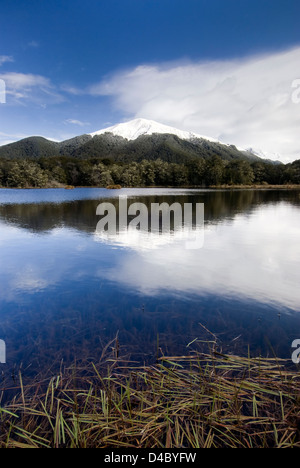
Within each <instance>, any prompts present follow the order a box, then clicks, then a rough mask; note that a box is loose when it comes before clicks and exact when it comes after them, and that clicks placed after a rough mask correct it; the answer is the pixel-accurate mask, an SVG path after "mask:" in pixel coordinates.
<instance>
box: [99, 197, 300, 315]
mask: <svg viewBox="0 0 300 468" xmlns="http://www.w3.org/2000/svg"><path fill="white" fill-rule="evenodd" d="M299 236H300V220H299V217H298V210H297V209H296V208H293V207H291V206H290V205H286V204H282V205H278V206H277V207H276V208H274V207H272V206H270V207H267V208H266V207H264V208H263V210H260V209H259V208H258V209H257V210H255V211H254V212H253V214H252V215H251V216H250V217H249V216H248V217H246V216H243V215H239V216H237V217H236V218H235V219H234V221H233V223H232V222H231V223H227V222H223V223H222V224H218V225H216V226H209V227H207V228H206V230H205V244H204V248H203V249H199V250H187V249H185V247H184V242H183V243H182V244H181V248H180V246H179V244H178V243H177V244H176V245H172V244H168V243H166V245H164V246H161V247H162V248H158V249H152V250H150V249H148V248H142V246H141V244H142V243H143V240H144V238H143V237H141V238H140V239H139V244H137V245H136V244H135V242H136V239H135V238H134V237H131V236H128V238H127V243H126V247H128V246H129V245H130V247H131V249H132V250H134V251H135V254H132V253H131V254H130V255H128V254H125V255H124V256H122V257H120V260H119V263H118V264H117V265H115V266H114V268H111V269H109V270H105V277H106V278H108V279H110V280H113V281H116V282H119V283H122V284H125V285H127V286H130V287H131V288H133V289H136V290H139V291H141V292H142V293H143V294H149V295H152V294H153V295H155V294H159V293H161V292H163V291H169V292H172V291H174V292H177V293H180V294H185V293H191V294H198V295H205V294H216V295H218V294H221V295H225V296H230V297H235V296H242V297H247V298H255V299H257V300H258V301H262V302H267V303H270V302H274V303H277V304H281V305H283V306H287V307H291V308H293V309H299V305H300V292H299V271H298V265H299V260H300V245H299V243H298V239H299ZM146 240H147V241H148V239H146ZM123 243H124V245H125V242H124V241H123ZM297 259H298V262H297ZM99 275H100V276H102V275H103V272H102V271H100V272H99Z"/></svg>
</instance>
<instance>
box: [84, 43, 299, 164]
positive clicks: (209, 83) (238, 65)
mask: <svg viewBox="0 0 300 468" xmlns="http://www.w3.org/2000/svg"><path fill="white" fill-rule="evenodd" d="M299 63H300V47H298V48H294V49H292V50H289V51H283V52H279V53H273V54H265V55H260V56H254V57H248V58H245V59H239V60H226V61H221V60H219V61H207V62H197V63H191V62H185V63H165V64H158V65H140V66H138V67H135V68H133V69H130V70H123V71H119V72H117V73H115V74H113V75H112V76H110V77H109V78H107V79H105V80H102V81H101V82H100V83H97V84H95V85H93V86H91V87H90V88H89V93H90V94H91V95H93V96H110V97H111V98H112V100H113V104H114V106H115V107H116V109H117V110H119V111H121V112H122V113H123V115H126V116H127V117H128V118H138V117H143V118H147V119H152V120H156V121H159V122H161V123H164V124H167V125H172V126H175V127H177V128H180V129H182V130H188V131H193V132H195V133H200V134H204V135H208V136H211V137H213V138H216V139H218V140H220V141H222V142H224V143H230V144H235V145H237V146H239V147H241V148H253V149H255V150H257V151H259V150H261V151H263V152H264V153H265V154H266V155H267V156H268V157H270V158H271V159H280V160H282V161H283V162H289V161H293V160H295V159H299V158H300V141H299V138H298V135H299V127H300V102H298V103H297V100H295V99H293V96H295V95H296V93H297V92H298V94H297V95H300V92H299V89H297V86H296V88H295V85H297V83H298V82H299V78H300V69H299V67H298V66H297V64H299ZM299 87H300V83H299ZM299 87H298V88H299Z"/></svg>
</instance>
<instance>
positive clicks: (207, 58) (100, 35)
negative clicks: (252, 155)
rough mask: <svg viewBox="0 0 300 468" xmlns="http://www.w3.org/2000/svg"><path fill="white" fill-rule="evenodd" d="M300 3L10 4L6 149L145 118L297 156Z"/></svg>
mask: <svg viewBox="0 0 300 468" xmlns="http://www.w3.org/2000/svg"><path fill="white" fill-rule="evenodd" d="M299 17H300V2H299V0H226V1H225V0H86V1H85V2H82V1H79V0H59V1H58V0H30V1H28V0H2V1H1V8H0V18H1V28H0V145H3V144H7V143H10V142H13V141H17V140H19V139H21V138H25V137H27V136H33V135H40V136H44V137H46V138H50V139H54V140H57V141H61V140H65V139H68V138H72V137H73V136H76V135H80V134H84V133H92V132H96V131H98V130H100V129H102V128H106V127H109V126H112V125H115V124H117V123H119V122H124V121H129V120H132V119H134V118H138V117H142V118H145V119H151V120H156V121H158V122H160V123H163V124H166V125H171V126H173V127H176V128H179V129H181V130H187V131H192V132H194V133H198V134H202V135H207V136H209V137H211V138H216V139H218V140H220V141H222V142H224V143H230V144H235V145H236V146H238V147H240V148H245V149H246V148H247V149H248V148H253V149H254V150H255V151H258V152H259V151H261V152H262V153H263V154H264V155H266V156H268V157H270V158H271V159H280V160H281V161H283V162H290V161H294V160H296V159H300V139H299V137H298V136H299V127H300V28H299Z"/></svg>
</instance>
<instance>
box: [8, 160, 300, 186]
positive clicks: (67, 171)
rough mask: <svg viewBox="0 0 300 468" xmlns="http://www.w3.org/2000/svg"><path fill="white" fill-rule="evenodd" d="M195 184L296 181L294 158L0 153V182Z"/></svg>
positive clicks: (299, 170) (298, 166)
mask: <svg viewBox="0 0 300 468" xmlns="http://www.w3.org/2000/svg"><path fill="white" fill-rule="evenodd" d="M114 184H115V185H121V186H122V187H151V186H162V187H164V186H172V187H183V186H201V187H209V186H215V185H223V184H226V185H252V184H269V185H283V184H300V161H296V162H295V163H292V164H288V165H284V164H272V163H268V162H264V161H255V162H249V161H246V160H237V159H234V160H232V161H225V160H223V159H221V158H220V157H219V156H213V157H210V158H208V159H203V158H191V159H189V160H188V161H187V162H185V163H181V164H179V163H174V162H167V161H163V160H161V159H156V160H154V161H149V160H143V161H141V162H129V163H122V162H115V161H113V160H111V159H108V158H107V159H101V158H94V159H84V160H83V159H75V158H71V157H61V156H60V157H53V158H40V159H38V160H34V161H33V160H30V159H28V160H24V159H23V160H5V159H0V186H1V187H7V188H31V187H33V188H45V187H59V186H65V185H72V186H86V187H107V186H109V185H114Z"/></svg>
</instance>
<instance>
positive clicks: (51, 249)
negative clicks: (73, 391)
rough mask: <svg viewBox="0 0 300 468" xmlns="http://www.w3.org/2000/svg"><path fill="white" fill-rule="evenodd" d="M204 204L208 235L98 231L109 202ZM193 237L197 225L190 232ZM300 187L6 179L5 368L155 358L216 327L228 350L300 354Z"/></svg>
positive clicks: (2, 244) (0, 245)
mask: <svg viewBox="0 0 300 468" xmlns="http://www.w3.org/2000/svg"><path fill="white" fill-rule="evenodd" d="M120 195H122V196H124V195H126V196H127V197H128V203H132V202H142V203H144V204H145V205H146V206H148V207H150V206H151V204H152V203H162V202H167V203H169V204H172V203H173V202H175V201H176V202H179V203H180V204H181V205H182V206H183V204H184V203H204V205H205V227H204V245H203V248H201V249H192V250H191V249H187V248H186V241H187V236H189V233H188V234H185V236H183V237H182V236H180V235H176V233H171V234H169V235H168V234H160V235H157V236H154V237H153V236H150V235H147V233H145V232H138V231H136V232H128V233H127V234H126V233H125V234H123V235H122V236H110V235H103V236H102V235H99V233H97V232H96V226H97V222H98V221H99V217H98V216H96V209H97V206H98V205H99V203H101V202H103V201H109V202H112V203H113V204H114V206H117V205H118V197H119V196H120ZM190 235H191V236H193V232H190ZM299 239H300V192H298V191H252V190H241V191H210V190H205V191H201V190H170V189H128V190H121V191H108V190H104V189H75V190H70V191H68V190H29V191H26V190H0V319H1V320H0V339H2V340H4V341H5V342H6V347H7V364H6V365H1V368H2V369H3V367H4V366H6V368H13V367H15V368H18V367H19V366H20V365H22V367H23V369H25V368H26V369H27V368H28V369H29V368H30V369H31V372H33V373H34V372H37V371H40V370H42V369H44V368H50V367H51V366H54V365H55V364H54V363H59V362H60V361H61V359H64V362H67V363H68V362H71V361H73V360H74V359H75V357H76V358H77V359H86V358H89V359H95V360H97V359H98V358H99V356H101V353H102V350H103V348H104V347H105V346H106V345H107V344H108V343H109V341H110V340H112V339H113V338H114V337H115V336H116V335H117V334H118V339H119V345H120V353H121V354H125V353H128V354H130V356H132V358H133V359H136V360H137V361H141V362H143V361H146V362H152V361H153V360H155V358H156V356H157V353H160V354H161V353H164V354H178V353H180V354H187V353H188V352H189V351H191V350H194V349H197V348H198V347H199V346H200V343H201V341H202V340H208V339H213V337H212V335H211V334H210V333H209V332H208V331H207V330H209V331H210V332H211V333H213V334H214V335H216V336H217V338H218V341H219V344H220V345H221V346H222V348H223V350H224V351H226V350H228V351H230V352H243V353H247V352H248V346H249V347H250V350H251V352H252V353H253V354H254V355H257V354H259V353H262V354H263V355H270V354H272V352H273V350H274V352H275V353H276V354H277V355H279V356H281V357H288V358H289V357H290V356H291V343H292V341H293V340H294V339H300V287H299V261H300V242H299Z"/></svg>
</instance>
